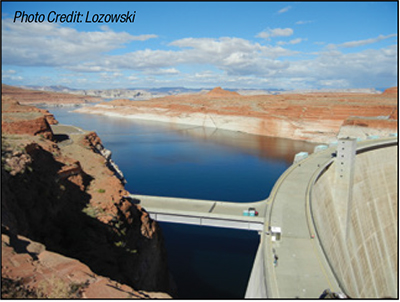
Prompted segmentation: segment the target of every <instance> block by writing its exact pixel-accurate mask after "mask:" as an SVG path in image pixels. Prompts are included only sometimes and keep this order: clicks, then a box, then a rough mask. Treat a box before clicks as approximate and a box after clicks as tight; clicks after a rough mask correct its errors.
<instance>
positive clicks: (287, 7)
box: [278, 5, 292, 14]
mask: <svg viewBox="0 0 400 302" xmlns="http://www.w3.org/2000/svg"><path fill="white" fill-rule="evenodd" d="M291 8H292V7H291V6H290V5H289V6H286V7H284V8H282V9H280V10H278V14H283V13H286V12H287V11H288V10H289V9H291Z"/></svg>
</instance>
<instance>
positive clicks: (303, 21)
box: [295, 20, 314, 25]
mask: <svg viewBox="0 0 400 302" xmlns="http://www.w3.org/2000/svg"><path fill="white" fill-rule="evenodd" d="M313 22H314V21H311V20H299V21H297V22H296V23H295V24H296V25H304V24H309V23H313Z"/></svg>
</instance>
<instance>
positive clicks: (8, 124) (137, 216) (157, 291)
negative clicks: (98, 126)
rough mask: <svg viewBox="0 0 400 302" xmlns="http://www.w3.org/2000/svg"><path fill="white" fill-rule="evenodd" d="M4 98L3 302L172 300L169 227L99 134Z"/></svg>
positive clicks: (2, 158) (2, 169)
mask: <svg viewBox="0 0 400 302" xmlns="http://www.w3.org/2000/svg"><path fill="white" fill-rule="evenodd" d="M56 124H57V121H56V120H55V119H54V117H53V116H52V115H51V114H49V112H47V111H46V110H41V109H37V108H35V107H32V106H26V105H25V106H22V105H21V104H20V103H19V102H18V101H17V100H16V99H13V98H11V97H7V96H6V97H5V96H3V97H2V150H1V151H2V157H1V160H2V165H1V176H2V183H1V185H2V190H1V191H2V192H1V193H2V195H1V206H2V208H1V215H2V298H107V299H112V298H168V297H170V295H169V294H167V293H166V292H168V293H172V292H173V289H172V286H171V284H172V283H171V281H170V278H169V273H168V267H167V259H166V251H165V248H164V242H163V237H162V233H161V230H160V228H159V227H158V225H157V223H156V222H155V221H152V220H151V219H150V218H149V216H148V214H147V213H146V211H145V210H144V209H142V208H141V206H140V205H136V204H133V202H132V200H130V199H128V198H126V197H127V196H128V195H129V192H127V191H126V190H125V189H124V185H123V176H122V175H121V173H120V171H119V169H118V168H117V167H116V165H115V163H113V162H112V160H111V158H110V152H109V151H108V150H106V149H104V147H103V146H102V143H101V140H100V138H99V137H98V136H97V135H96V133H94V132H86V131H83V130H81V129H78V128H75V127H65V126H62V125H56Z"/></svg>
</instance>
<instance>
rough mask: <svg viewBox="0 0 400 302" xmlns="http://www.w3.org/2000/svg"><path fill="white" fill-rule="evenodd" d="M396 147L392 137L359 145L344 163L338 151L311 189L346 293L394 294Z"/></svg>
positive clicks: (318, 223)
mask: <svg viewBox="0 0 400 302" xmlns="http://www.w3.org/2000/svg"><path fill="white" fill-rule="evenodd" d="M339 148H341V147H339ZM350 148H351V146H350ZM397 152H398V146H397V142H396V144H387V145H380V146H376V147H371V148H367V149H365V150H360V151H358V152H357V155H356V156H355V164H354V165H353V166H351V165H349V166H348V167H344V168H343V166H346V162H343V161H342V159H341V158H339V157H338V158H337V160H336V161H335V163H334V164H332V165H331V166H330V167H329V168H328V169H327V170H326V171H325V173H323V174H322V175H321V176H320V177H319V178H318V180H317V181H316V183H315V185H314V187H313V190H312V193H311V207H312V215H313V218H314V222H315V225H316V229H317V232H318V237H319V239H320V242H321V244H322V247H323V250H324V251H325V254H326V257H327V259H328V261H329V262H330V266H331V267H332V270H333V272H334V274H335V275H336V278H337V280H338V282H339V284H340V287H341V288H342V290H343V291H344V292H345V293H346V294H347V295H349V296H350V297H354V298H385V297H392V298H397V297H398V279H397V278H398V271H397V268H398V263H397V259H398V241H397V240H398V239H397V238H398V220H397V217H398V208H397V207H398V206H397V203H398V196H397V194H398V193H397V192H398V171H397V168H398V163H397ZM338 155H339V153H338ZM346 169H347V171H346ZM346 174H347V175H346ZM346 177H347V179H345V180H344V182H345V183H347V184H343V183H342V179H343V178H346ZM332 184H333V185H332Z"/></svg>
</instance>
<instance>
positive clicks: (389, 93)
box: [382, 87, 398, 96]
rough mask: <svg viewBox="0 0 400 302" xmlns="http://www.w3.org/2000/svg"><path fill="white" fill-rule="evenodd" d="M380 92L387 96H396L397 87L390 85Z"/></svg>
mask: <svg viewBox="0 0 400 302" xmlns="http://www.w3.org/2000/svg"><path fill="white" fill-rule="evenodd" d="M382 94H383V95H387V96H397V94H398V91H397V87H390V88H388V89H386V90H385V91H384V92H383V93H382Z"/></svg>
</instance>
